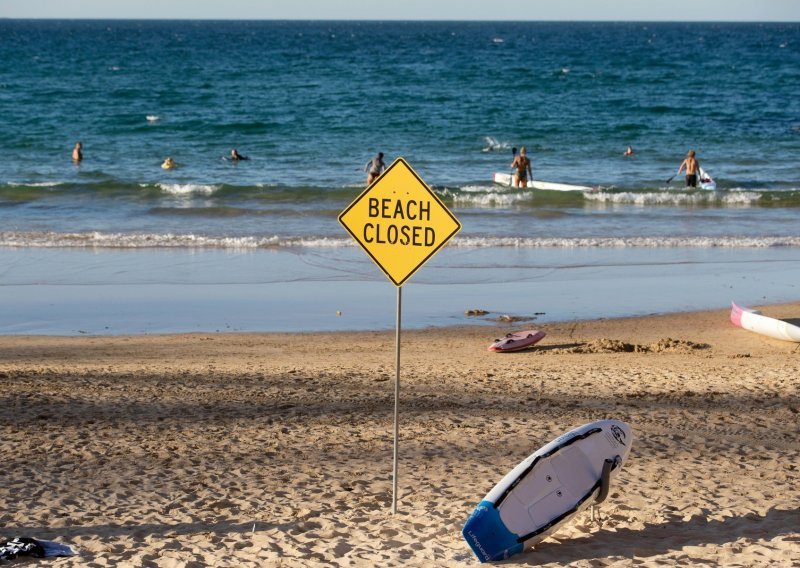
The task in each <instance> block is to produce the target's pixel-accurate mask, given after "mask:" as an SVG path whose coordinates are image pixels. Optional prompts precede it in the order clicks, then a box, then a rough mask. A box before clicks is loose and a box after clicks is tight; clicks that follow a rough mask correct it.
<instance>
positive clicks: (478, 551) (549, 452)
mask: <svg viewBox="0 0 800 568" xmlns="http://www.w3.org/2000/svg"><path fill="white" fill-rule="evenodd" d="M632 442H633V433H632V431H631V428H630V426H628V425H627V424H625V423H624V422H620V421H618V420H598V421H597V422H591V423H589V424H585V425H583V426H581V427H579V428H576V429H574V430H572V431H570V432H567V433H566V434H564V435H562V436H559V437H558V438H556V439H555V440H553V441H552V442H550V443H549V444H547V445H546V446H544V447H542V448H541V449H539V450H537V451H536V452H534V453H533V454H531V455H530V456H528V458H526V459H525V460H524V461H523V462H522V463H520V464H519V465H518V466H517V467H515V468H514V469H513V470H511V471H510V472H509V473H508V474H507V475H506V476H505V477H504V478H503V479H502V480H500V482H499V483H498V484H497V485H495V486H494V488H493V489H492V490H491V491H489V493H487V494H486V497H484V498H483V500H482V501H481V502H480V503H479V504H478V506H477V507H476V508H475V511H474V512H473V513H472V515H471V516H470V517H469V519H468V520H467V522H466V524H465V525H464V528H463V529H462V531H461V533H462V535H463V536H464V539H465V540H466V541H467V543H469V546H470V547H471V548H472V551H473V552H474V553H475V555H476V556H477V557H478V559H479V560H480V561H481V562H489V561H493V560H502V559H504V558H508V557H509V556H511V555H513V554H516V553H518V552H522V551H523V550H524V549H526V548H530V547H532V546H534V545H536V544H537V543H539V542H541V541H542V540H544V539H545V538H546V537H547V536H549V535H550V534H552V533H553V532H554V531H556V530H558V528H559V527H561V526H562V525H564V524H565V523H568V522H569V521H570V520H571V519H572V518H573V517H575V515H577V514H578V513H580V512H581V511H583V510H584V509H586V508H587V507H589V506H590V505H592V504H593V503H596V502H602V500H603V499H605V497H606V495H607V494H608V488H609V484H610V482H611V480H613V479H614V477H615V476H616V475H617V473H619V470H620V469H621V468H622V465H623V464H624V463H625V460H626V459H627V457H628V453H629V452H630V449H631V443H632Z"/></svg>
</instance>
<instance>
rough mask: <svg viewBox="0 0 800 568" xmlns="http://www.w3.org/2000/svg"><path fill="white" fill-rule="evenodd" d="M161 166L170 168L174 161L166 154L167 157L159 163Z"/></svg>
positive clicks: (166, 168) (172, 166) (173, 165)
mask: <svg viewBox="0 0 800 568" xmlns="http://www.w3.org/2000/svg"><path fill="white" fill-rule="evenodd" d="M161 167H162V168H164V169H165V170H171V169H172V168H174V167H175V161H174V160H173V159H172V158H171V157H170V156H167V159H166V160H164V163H163V164H161Z"/></svg>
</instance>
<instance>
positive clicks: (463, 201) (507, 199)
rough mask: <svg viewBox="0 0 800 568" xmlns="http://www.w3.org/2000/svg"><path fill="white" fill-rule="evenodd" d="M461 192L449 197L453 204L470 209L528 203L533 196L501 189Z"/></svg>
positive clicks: (523, 192) (464, 190)
mask: <svg viewBox="0 0 800 568" xmlns="http://www.w3.org/2000/svg"><path fill="white" fill-rule="evenodd" d="M480 189H482V191H480ZM462 192H464V193H455V194H452V195H451V196H450V197H451V198H452V199H453V203H455V204H456V205H461V206H466V205H469V206H472V207H497V206H509V205H514V204H515V203H520V202H524V201H529V200H530V199H531V197H532V196H533V193H532V192H530V191H509V190H502V189H501V190H490V191H487V190H486V188H485V187H484V188H475V189H474V190H472V191H470V190H466V189H465V188H462ZM465 193H466V195H465Z"/></svg>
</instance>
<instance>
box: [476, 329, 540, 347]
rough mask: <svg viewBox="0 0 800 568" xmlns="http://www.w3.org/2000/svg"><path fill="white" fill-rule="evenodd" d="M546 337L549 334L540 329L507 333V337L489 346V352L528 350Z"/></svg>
mask: <svg viewBox="0 0 800 568" xmlns="http://www.w3.org/2000/svg"><path fill="white" fill-rule="evenodd" d="M545 335H547V334H546V333H545V332H543V331H541V330H539V329H529V330H528V331H517V332H515V333H507V334H506V336H505V337H503V338H501V339H495V340H494V342H493V343H492V344H491V345H490V346H489V351H498V352H508V351H519V350H521V349H527V348H528V347H530V346H532V345H534V344H536V343H538V342H539V341H541V340H542V338H543V337H544V336H545Z"/></svg>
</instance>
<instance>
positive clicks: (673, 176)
mask: <svg viewBox="0 0 800 568" xmlns="http://www.w3.org/2000/svg"><path fill="white" fill-rule="evenodd" d="M676 175H678V174H672V176H671V177H670V178H669V179H668V180H667V185H669V182H671V181H672V180H673V179H675V176H676Z"/></svg>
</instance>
